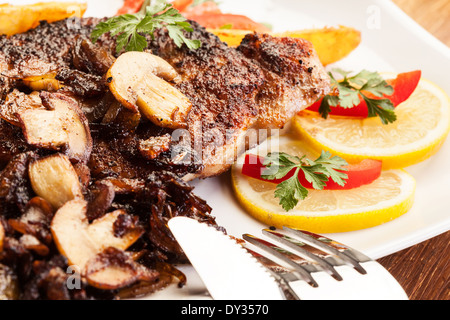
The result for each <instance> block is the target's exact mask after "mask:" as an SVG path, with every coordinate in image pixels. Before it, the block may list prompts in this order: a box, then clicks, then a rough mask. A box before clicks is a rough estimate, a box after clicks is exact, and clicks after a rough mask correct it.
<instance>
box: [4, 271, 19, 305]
mask: <svg viewBox="0 0 450 320" xmlns="http://www.w3.org/2000/svg"><path fill="white" fill-rule="evenodd" d="M19 296H20V289H19V280H18V277H17V275H16V274H15V273H14V271H13V270H12V269H11V268H10V267H7V266H5V265H3V264H0V300H17V299H19Z"/></svg>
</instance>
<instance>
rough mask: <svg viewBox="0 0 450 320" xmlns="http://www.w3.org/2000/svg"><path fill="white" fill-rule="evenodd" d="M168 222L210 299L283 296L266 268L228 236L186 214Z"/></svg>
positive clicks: (280, 298)
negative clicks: (187, 216)
mask: <svg viewBox="0 0 450 320" xmlns="http://www.w3.org/2000/svg"><path fill="white" fill-rule="evenodd" d="M168 226H169V229H170V230H171V231H172V233H173V235H174V237H175V238H176V240H177V241H178V243H179V244H180V246H181V248H182V249H183V251H184V253H185V254H186V256H187V257H188V259H189V261H190V262H191V264H192V266H193V267H194V269H195V270H196V271H197V273H198V274H199V276H200V278H201V279H202V281H203V282H204V284H205V286H206V288H207V289H208V291H209V293H210V295H211V297H212V298H213V299H214V300H283V299H284V295H283V294H282V291H281V289H280V287H279V286H278V284H277V283H276V281H275V279H274V278H273V277H272V276H271V275H270V273H269V272H268V270H267V269H266V268H265V267H264V266H263V265H262V264H260V263H259V262H258V261H257V260H256V259H255V258H254V257H253V256H252V255H250V254H249V253H248V252H247V251H246V250H245V249H244V248H243V247H242V246H240V245H239V244H238V243H236V241H235V240H233V239H232V238H230V237H229V236H227V235H225V234H224V233H222V232H220V231H218V230H217V229H215V228H213V227H210V226H208V225H206V224H204V223H200V222H198V221H196V220H194V219H190V218H186V217H175V218H172V219H171V220H170V221H169V223H168Z"/></svg>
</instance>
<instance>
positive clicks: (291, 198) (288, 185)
mask: <svg viewBox="0 0 450 320" xmlns="http://www.w3.org/2000/svg"><path fill="white" fill-rule="evenodd" d="M263 164H264V166H265V167H266V169H265V170H264V171H263V173H262V175H261V177H262V178H263V179H266V180H278V179H283V178H285V177H286V176H287V175H288V174H290V173H291V172H292V171H293V170H295V171H294V175H293V176H292V177H290V178H289V179H287V180H285V181H283V182H281V183H279V184H278V185H277V188H276V190H275V197H276V198H279V199H280V205H281V206H282V207H283V209H284V210H286V211H290V210H292V209H294V208H295V207H296V206H297V204H298V202H299V201H301V200H304V199H305V198H306V197H307V196H308V193H309V192H308V189H307V188H305V187H304V186H303V185H302V184H301V183H300V180H299V174H304V176H305V178H306V180H307V181H308V182H309V183H311V185H312V187H313V188H314V189H316V190H323V189H324V187H325V186H326V184H327V182H328V181H329V179H332V180H333V181H335V182H336V183H338V184H339V185H341V186H344V185H345V183H346V182H345V180H346V179H347V178H348V175H347V174H345V173H344V172H343V171H346V170H347V169H345V166H347V165H348V163H347V162H346V161H345V160H344V159H342V158H340V157H337V156H335V157H332V155H331V153H329V152H322V154H321V155H320V157H319V158H318V159H316V160H315V161H312V160H310V159H307V158H306V157H305V156H304V157H302V158H300V157H297V156H291V155H289V154H286V153H283V152H281V153H270V154H268V155H267V156H266V158H265V159H264V163H263Z"/></svg>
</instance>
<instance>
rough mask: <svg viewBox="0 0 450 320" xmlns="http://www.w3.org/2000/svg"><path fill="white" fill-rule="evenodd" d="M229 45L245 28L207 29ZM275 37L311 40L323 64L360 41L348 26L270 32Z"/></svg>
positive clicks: (235, 43)
mask: <svg viewBox="0 0 450 320" xmlns="http://www.w3.org/2000/svg"><path fill="white" fill-rule="evenodd" d="M209 31H210V32H212V33H214V34H215V35H216V36H218V37H219V38H220V39H221V40H222V41H223V42H226V43H227V44H228V45H229V46H230V47H237V46H238V45H239V44H240V43H241V41H242V39H244V37H245V35H246V34H248V33H250V31H247V30H209ZM271 35H272V36H275V37H291V38H302V39H305V40H308V41H309V42H311V43H312V44H313V46H314V48H315V49H316V51H317V54H318V55H319V58H320V61H321V62H322V64H323V65H324V66H326V65H329V64H332V63H335V62H337V61H339V60H342V59H343V58H345V57H346V56H348V55H349V54H350V53H351V52H352V51H353V50H355V49H356V48H357V47H358V46H359V44H360V43H361V32H359V31H358V30H356V29H353V28H350V27H344V26H339V27H338V28H332V27H327V28H323V29H311V30H299V31H287V32H282V33H271Z"/></svg>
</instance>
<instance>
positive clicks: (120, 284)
mask: <svg viewBox="0 0 450 320" xmlns="http://www.w3.org/2000/svg"><path fill="white" fill-rule="evenodd" d="M158 276H159V273H158V272H157V271H153V270H149V269H147V268H145V267H144V266H142V265H141V264H139V263H137V262H135V261H133V259H132V258H131V257H130V256H129V255H127V254H126V253H125V252H123V251H121V250H118V249H116V248H113V247H110V248H106V249H105V250H104V251H103V252H101V253H100V254H98V255H96V256H95V257H93V258H92V259H91V260H89V261H88V263H87V265H86V279H87V281H88V283H89V284H90V285H91V286H93V287H96V288H99V289H102V290H115V289H120V288H124V287H126V286H129V285H131V284H133V283H135V282H136V281H155V280H157V279H158Z"/></svg>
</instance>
